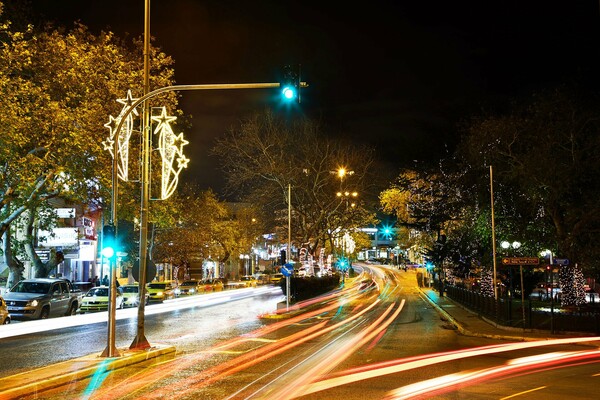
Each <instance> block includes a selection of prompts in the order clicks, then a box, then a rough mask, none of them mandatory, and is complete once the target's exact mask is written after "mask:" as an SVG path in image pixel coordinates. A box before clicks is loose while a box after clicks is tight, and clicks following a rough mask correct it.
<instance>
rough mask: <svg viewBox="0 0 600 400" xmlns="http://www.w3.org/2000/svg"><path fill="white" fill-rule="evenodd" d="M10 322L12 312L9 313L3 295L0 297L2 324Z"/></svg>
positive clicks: (0, 319) (0, 318) (0, 320)
mask: <svg viewBox="0 0 600 400" xmlns="http://www.w3.org/2000/svg"><path fill="white" fill-rule="evenodd" d="M4 324H10V314H9V313H8V307H7V306H6V302H5V301H4V299H3V298H2V297H0V325H4Z"/></svg>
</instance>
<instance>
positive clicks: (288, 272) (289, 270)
mask: <svg viewBox="0 0 600 400" xmlns="http://www.w3.org/2000/svg"><path fill="white" fill-rule="evenodd" d="M281 273H282V274H283V276H285V277H288V276H292V274H293V273H294V266H293V265H292V264H289V263H288V264H284V265H282V266H281Z"/></svg>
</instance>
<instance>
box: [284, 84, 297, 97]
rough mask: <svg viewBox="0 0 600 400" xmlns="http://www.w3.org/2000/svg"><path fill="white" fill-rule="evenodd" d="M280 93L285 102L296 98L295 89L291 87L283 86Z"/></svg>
mask: <svg viewBox="0 0 600 400" xmlns="http://www.w3.org/2000/svg"><path fill="white" fill-rule="evenodd" d="M281 93H282V94H283V97H284V98H285V99H286V100H294V99H295V98H296V89H295V88H294V87H293V86H284V87H283V90H282V91H281Z"/></svg>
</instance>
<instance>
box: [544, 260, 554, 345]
mask: <svg viewBox="0 0 600 400" xmlns="http://www.w3.org/2000/svg"><path fill="white" fill-rule="evenodd" d="M541 255H542V257H548V258H549V260H550V333H554V276H553V275H552V273H553V269H554V260H553V259H552V251H551V250H544V251H542V252H541Z"/></svg>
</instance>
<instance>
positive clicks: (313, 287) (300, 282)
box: [279, 274, 340, 301]
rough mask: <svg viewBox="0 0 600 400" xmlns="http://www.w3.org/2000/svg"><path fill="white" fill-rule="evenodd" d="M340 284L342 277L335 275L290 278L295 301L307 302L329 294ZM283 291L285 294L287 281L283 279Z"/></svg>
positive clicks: (281, 285)
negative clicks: (312, 298)
mask: <svg viewBox="0 0 600 400" xmlns="http://www.w3.org/2000/svg"><path fill="white" fill-rule="evenodd" d="M339 284H340V275H338V274H334V275H331V276H323V277H316V276H311V277H306V278H299V277H291V278H290V298H291V299H293V300H294V301H299V300H306V299H310V298H311V297H316V296H319V295H321V294H323V293H327V292H329V291H331V290H333V289H335V288H337V287H338V286H339ZM279 285H280V287H281V290H282V291H283V293H285V290H286V280H285V279H282V280H281V281H280V282H279Z"/></svg>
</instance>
